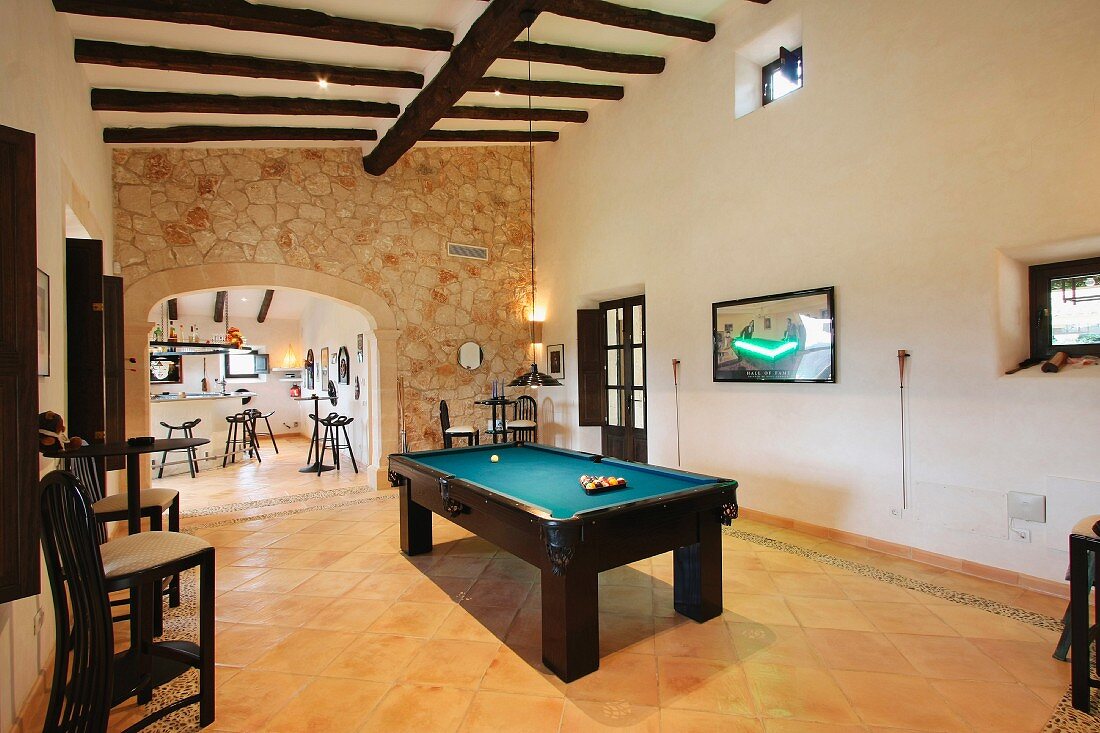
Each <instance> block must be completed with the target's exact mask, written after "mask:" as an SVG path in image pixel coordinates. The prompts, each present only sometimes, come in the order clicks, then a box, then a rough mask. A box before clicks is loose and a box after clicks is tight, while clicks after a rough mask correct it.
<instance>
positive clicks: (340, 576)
mask: <svg viewBox="0 0 1100 733" xmlns="http://www.w3.org/2000/svg"><path fill="white" fill-rule="evenodd" d="M362 580H363V576H362V575H361V574H359V573H336V572H329V571H327V570H322V571H320V572H318V573H317V574H316V575H314V576H313V577H311V578H309V579H308V580H306V581H305V582H303V583H302V584H301V585H299V586H298V587H297V588H295V589H294V592H295V593H301V594H302V595H304V596H327V597H331V598H336V597H339V596H342V595H344V594H345V593H347V592H348V591H350V590H351V589H352V588H354V587H355V586H357V585H358V584H359V583H360V582H361V581H362Z"/></svg>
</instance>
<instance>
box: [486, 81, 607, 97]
mask: <svg viewBox="0 0 1100 733" xmlns="http://www.w3.org/2000/svg"><path fill="white" fill-rule="evenodd" d="M470 91H471V92H500V93H501V94H518V95H522V96H524V97H526V96H527V95H531V96H532V97H571V98H573V99H622V98H623V88H622V87H621V86H617V85H615V84H582V83H578V82H572V81H540V80H538V79H536V80H534V81H527V80H526V79H508V78H505V77H501V76H486V77H485V78H483V79H479V80H478V81H476V82H474V84H473V86H471V87H470Z"/></svg>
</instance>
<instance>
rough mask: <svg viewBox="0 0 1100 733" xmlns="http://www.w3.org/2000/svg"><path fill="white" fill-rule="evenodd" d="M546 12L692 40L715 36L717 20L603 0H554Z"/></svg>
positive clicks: (707, 38)
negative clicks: (697, 18) (698, 18)
mask: <svg viewBox="0 0 1100 733" xmlns="http://www.w3.org/2000/svg"><path fill="white" fill-rule="evenodd" d="M546 12H548V13H553V14H554V15H560V16H562V17H565V18H576V19H577V20H587V21H591V22H593V23H600V24H602V25H612V26H616V27H618V28H627V29H629V30H633V31H646V32H647V33H659V34H661V35H664V36H678V37H680V38H690V39H691V40H693V41H703V42H706V41H709V40H711V39H712V38H714V24H713V23H708V22H706V21H705V20H696V19H694V18H682V17H680V16H678V15H668V14H666V13H658V12H657V11H655V10H647V9H645V8H631V7H627V6H625V5H616V4H615V3H609V2H604V0H553V2H551V3H550V5H549V6H548V7H547V8H546Z"/></svg>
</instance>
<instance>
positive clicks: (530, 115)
mask: <svg viewBox="0 0 1100 733" xmlns="http://www.w3.org/2000/svg"><path fill="white" fill-rule="evenodd" d="M531 25H532V24H531V23H528V24H527V170H528V171H529V172H530V178H531V187H530V199H531V200H530V210H531V317H530V319H529V321H530V322H529V330H530V333H531V363H532V364H534V363H536V359H535V117H534V112H533V105H532V102H531V55H532V53H531Z"/></svg>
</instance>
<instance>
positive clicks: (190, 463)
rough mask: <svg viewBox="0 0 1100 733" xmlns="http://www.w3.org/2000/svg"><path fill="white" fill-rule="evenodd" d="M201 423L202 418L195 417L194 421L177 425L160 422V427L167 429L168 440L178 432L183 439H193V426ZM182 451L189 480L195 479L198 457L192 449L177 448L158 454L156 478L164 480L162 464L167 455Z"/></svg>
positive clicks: (197, 469)
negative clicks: (158, 465) (158, 464)
mask: <svg viewBox="0 0 1100 733" xmlns="http://www.w3.org/2000/svg"><path fill="white" fill-rule="evenodd" d="M200 422H202V418H199V417H196V418H195V419H194V420H188V421H186V422H182V423H180V424H179V425H169V424H168V423H166V422H164V421H163V420H162V421H161V423H160V424H161V425H163V426H164V427H166V428H168V440H171V439H172V434H173V433H175V432H176V431H177V430H179V431H180V432H181V433H183V437H185V438H194V437H195V432H194V431H195V426H196V425H198V424H199V423H200ZM178 451H183V452H184V453H186V454H187V469H188V470H189V471H191V478H195V474H196V473H198V472H199V456H198V453H197V452H196V451H195V449H194V448H177V449H176V450H175V451H168V450H166V451H163V452H162V453H161V454H160V470H159V471H157V478H164V463H165V461H166V460H167V459H168V454H169V453H175V452H178Z"/></svg>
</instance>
